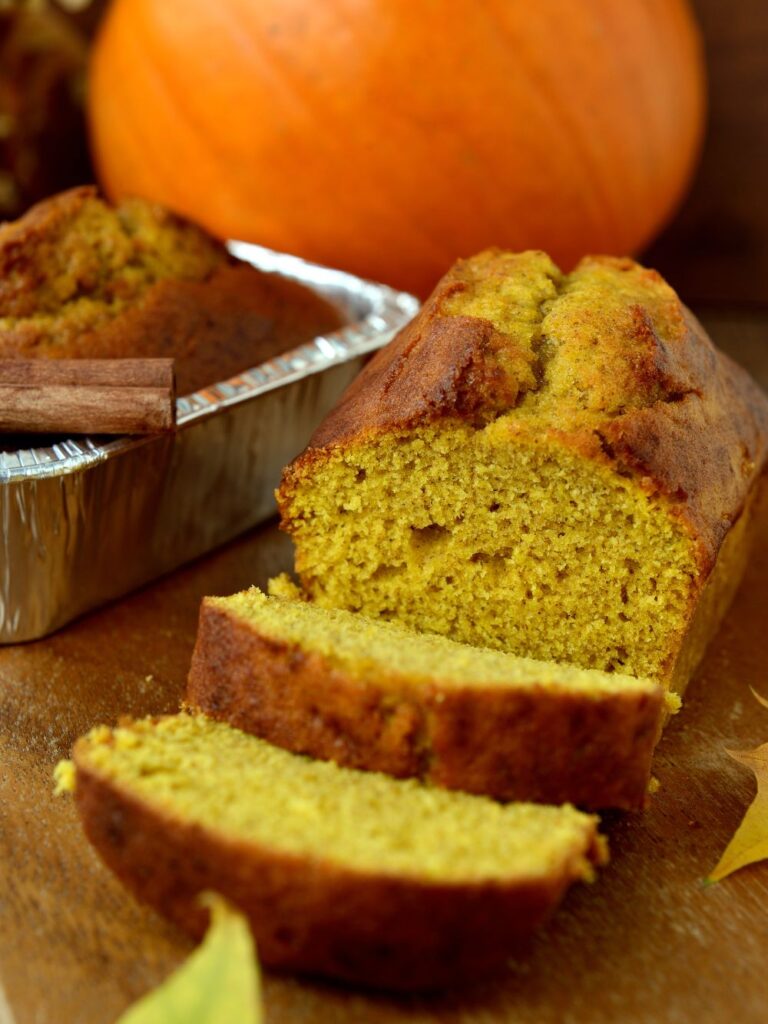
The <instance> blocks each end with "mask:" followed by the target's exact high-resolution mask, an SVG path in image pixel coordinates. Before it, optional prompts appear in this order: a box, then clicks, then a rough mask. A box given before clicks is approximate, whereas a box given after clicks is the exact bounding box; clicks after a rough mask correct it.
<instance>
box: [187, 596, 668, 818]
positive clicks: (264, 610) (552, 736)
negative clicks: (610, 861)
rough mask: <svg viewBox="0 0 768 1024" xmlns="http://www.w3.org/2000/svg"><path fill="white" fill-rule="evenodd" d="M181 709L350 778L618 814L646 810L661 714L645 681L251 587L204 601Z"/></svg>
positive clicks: (658, 692) (660, 701) (660, 699)
mask: <svg viewBox="0 0 768 1024" xmlns="http://www.w3.org/2000/svg"><path fill="white" fill-rule="evenodd" d="M667 699H668V700H671V698H670V697H668V698H667ZM186 700H187V704H188V705H189V706H191V707H192V708H195V709H197V710H200V711H203V712H205V714H207V715H209V716H211V717H213V718H216V719H219V720H221V721H225V722H228V723H229V724H230V725H233V726H236V727H237V728H239V729H243V730H244V731H246V732H250V733H254V734H255V735H257V736H261V737H263V738H264V739H267V740H269V741H270V742H271V743H276V744H278V745H279V746H281V747H285V748H287V749H288V750H292V751H294V752H296V753H302V754H310V755H312V756H313V757H321V758H326V759H329V760H332V761H335V762H337V763H338V764H343V765H347V766H349V767H352V768H363V769H367V770H373V771H382V772H388V773H389V774H390V775H395V776H400V777H406V776H417V777H419V778H422V779H426V780H428V781H429V782H432V783H435V784H437V785H441V786H447V787H449V788H451V789H463V790H468V791H470V792H473V793H485V794H488V795H489V796H493V797H496V798H497V799H501V800H521V799H522V800H536V801H541V802H543V803H563V802H571V803H575V804H578V805H580V806H583V807H590V808H601V807H620V808H625V809H628V808H637V807H642V806H643V804H644V801H645V798H646V794H647V790H648V783H649V780H650V764H651V755H652V753H653V748H654V745H655V743H656V740H657V739H658V736H659V733H660V731H661V721H662V717H663V712H664V707H665V695H664V691H663V689H662V688H661V687H660V686H659V685H658V684H656V683H651V682H648V681H645V680H638V679H630V678H627V677H624V676H621V675H619V674H618V673H610V674H609V673H604V672H598V671H595V670H589V669H578V668H574V667H572V666H568V665H555V664H551V663H546V662H538V661H533V660H531V659H528V658H517V657H514V656H513V655H509V654H503V653H501V652H498V651H491V650H487V649H479V648H472V647H468V646H467V645H465V644H459V643H455V642H454V641H451V640H448V639H446V638H444V637H441V636H435V635H432V634H422V633H415V632H413V631H412V630H409V629H406V628H404V627H402V626H399V625H397V624H395V623H389V622H383V621H377V620H372V619H367V618H365V617H363V616H362V615H359V614H353V613H351V612H346V611H336V610H332V609H323V608H319V607H317V606H316V605H314V604H311V603H306V602H302V601H294V600H289V599H287V598H281V597H266V596H265V595H264V594H262V593H261V591H259V590H258V589H256V588H255V587H254V588H252V589H251V590H248V591H246V592H244V593H242V594H236V595H235V596H233V597H228V598H211V597H209V598H206V599H205V600H204V601H203V604H202V608H201V612H200V627H199V630H198V635H197V644H196V646H195V652H194V655H193V658H192V667H191V671H190V675H189V683H188V687H187V696H186Z"/></svg>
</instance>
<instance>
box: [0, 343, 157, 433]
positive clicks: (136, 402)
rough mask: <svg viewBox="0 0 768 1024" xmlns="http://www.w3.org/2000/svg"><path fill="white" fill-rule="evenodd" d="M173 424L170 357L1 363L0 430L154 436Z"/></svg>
mask: <svg viewBox="0 0 768 1024" xmlns="http://www.w3.org/2000/svg"><path fill="white" fill-rule="evenodd" d="M175 422H176V385H175V378H174V370H173V360H172V359H8V360H0V431H4V432H13V433H25V434H65V433H66V434H154V433H157V432H158V431H162V430H170V429H171V428H172V427H173V425H174V423H175Z"/></svg>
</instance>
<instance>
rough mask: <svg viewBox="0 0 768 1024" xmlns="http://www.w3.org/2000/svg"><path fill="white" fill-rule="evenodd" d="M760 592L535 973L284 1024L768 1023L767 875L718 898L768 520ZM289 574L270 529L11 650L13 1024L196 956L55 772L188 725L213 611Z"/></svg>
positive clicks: (5, 984) (309, 994) (746, 710)
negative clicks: (108, 858) (124, 720)
mask: <svg viewBox="0 0 768 1024" xmlns="http://www.w3.org/2000/svg"><path fill="white" fill-rule="evenodd" d="M712 326H713V333H714V334H715V336H716V338H719V339H720V340H721V341H724V342H725V343H726V345H727V347H729V348H731V349H732V350H735V351H736V354H737V355H738V356H739V357H740V358H742V360H743V361H745V362H746V363H748V364H750V365H751V368H752V370H753V372H756V373H757V374H758V375H759V376H761V377H762V379H763V382H764V383H765V382H768V330H766V325H765V323H763V322H759V321H757V320H755V318H754V317H752V318H747V319H745V317H744V316H743V315H742V314H733V315H731V316H720V317H719V318H717V319H716V321H715V322H714V323H713V324H712ZM763 524H764V526H765V528H764V529H763V530H761V538H760V541H759V543H758V547H757V549H756V551H755V553H754V557H753V558H752V560H751V564H750V566H749V570H748V574H747V577H746V579H745V581H744V584H743V586H742V588H741V591H740V592H739V595H738V597H737V599H736V602H735V604H734V606H733V608H732V609H731V612H730V614H729V616H728V618H727V620H726V622H725V623H724V625H723V628H722V629H721V631H720V634H719V635H718V637H717V638H716V639H715V640H714V642H713V643H712V645H711V647H710V650H709V651H708V654H707V656H706V659H705V662H704V664H703V665H702V667H701V669H700V671H699V672H698V674H697V676H696V678H695V680H694V681H693V683H692V684H691V686H690V688H689V691H688V694H687V697H686V701H685V708H684V711H683V713H682V714H680V715H678V716H677V717H676V718H675V719H674V721H673V722H672V724H671V725H670V726H669V728H668V730H667V732H666V734H665V736H664V738H663V739H662V742H661V744H660V746H659V748H658V754H657V758H656V767H655V772H656V775H657V777H658V779H659V781H660V783H661V789H660V791H659V792H658V794H657V795H656V796H655V798H654V799H653V802H652V804H651V807H650V809H649V810H648V811H646V812H645V813H644V814H636V815H623V816H622V815H618V814H612V815H609V816H607V817H606V818H605V828H606V830H607V832H608V834H609V837H610V841H611V849H612V854H613V859H612V862H611V864H610V865H609V866H608V868H607V869H606V870H605V871H604V872H603V873H602V874H601V876H600V878H599V880H598V881H597V883H596V884H595V885H593V886H580V887H577V888H576V889H575V890H573V891H572V893H571V894H570V895H569V896H568V898H567V900H566V902H565V904H564V906H563V908H562V910H561V912H560V913H558V914H557V915H556V917H555V919H554V920H553V921H552V922H551V924H550V925H549V926H548V927H547V928H546V929H545V930H544V931H542V932H541V934H540V935H539V937H538V938H537V939H536V941H535V944H534V946H533V948H532V950H531V952H530V955H528V956H526V957H524V958H522V959H520V960H519V961H518V962H516V963H514V964H513V965H511V967H510V971H509V974H508V975H507V976H505V977H504V978H502V979H500V980H499V981H498V982H495V983H493V984H491V985H486V986H484V987H482V988H476V989H473V990H467V991H464V992H455V993H448V994H445V995H442V996H440V997H433V998H417V999H414V998H409V999H400V1000H395V999H390V998H386V997H381V996H379V997H371V996H368V995H365V994H361V993H356V992H351V991H348V990H344V989H342V988H339V987H334V986H331V985H320V984H316V983H309V982H305V981H300V980H297V979H293V978H289V977H278V976H273V975H269V976H267V977H266V978H265V1004H266V1019H267V1021H268V1022H274V1024H277V1022H281V1024H282V1022H284V1024H302V1022H307V1024H308V1022H312V1024H331V1022H333V1024H352V1022H355V1024H359V1022H362V1021H366V1022H368V1021H369V1022H371V1024H385V1022H386V1024H390V1022H391V1024H395V1022H405V1021H413V1022H420V1024H427V1022H438V1021H439V1022H441V1024H459V1022H463V1024H470V1022H472V1024H492V1022H519V1024H573V1022H582V1021H584V1022H590V1024H609V1022H610V1024H617V1022H621V1024H626V1022H633V1024H634V1022H637V1024H640V1022H642V1024H678V1022H679V1024H687V1022H692V1021H695V1022H696V1024H720V1022H726V1021H727V1022H730V1021H732V1020H735V1021H738V1024H765V1022H766V1020H768V863H763V864H759V865H755V866H753V867H750V868H747V869H745V870H744V871H742V872H740V873H738V874H737V875H735V876H733V877H731V878H730V879H727V880H726V881H724V882H722V883H720V884H719V885H716V886H712V887H709V888H704V887H703V886H702V881H701V880H702V878H703V877H704V876H705V875H706V873H707V871H708V869H710V868H711V867H712V866H713V865H714V864H715V862H716V861H717V859H718V856H719V854H720V852H721V851H722V850H723V848H724V847H725V845H726V843H727V842H728V840H729V839H730V837H731V835H732V833H733V831H734V829H735V828H736V826H737V824H738V822H739V820H740V817H741V815H742V814H743V812H744V810H745V808H746V806H747V804H748V803H749V801H750V800H751V799H752V797H753V795H754V791H755V784H754V779H753V777H752V776H751V774H750V773H749V772H748V771H746V770H745V769H744V768H741V767H740V766H739V765H737V764H735V763H734V762H733V761H732V760H730V759H729V758H728V757H727V755H726V753H725V750H726V748H741V749H744V748H747V747H750V746H755V745H757V744H758V743H761V742H766V741H768V711H766V710H765V709H763V708H761V707H760V706H759V705H758V704H757V702H756V701H755V700H754V699H753V697H752V696H751V695H750V692H749V686H750V685H752V686H754V687H755V688H756V689H757V690H759V691H762V692H763V693H764V694H766V695H768V657H767V655H768V584H767V583H766V580H767V579H768V509H765V510H764V513H763ZM289 562H290V550H289V545H288V542H287V541H286V540H285V539H284V538H282V537H281V536H280V535H279V534H278V533H277V531H276V529H275V528H274V527H272V526H270V527H267V528H266V529H262V530H261V531H257V532H255V533H253V534H251V535H248V536H247V537H245V538H244V539H242V540H240V541H237V542H235V543H234V544H232V545H230V546H229V547H227V548H225V549H223V550H221V551H220V552H218V553H217V554H215V555H213V556H211V557H209V558H207V559H205V560H202V561H200V562H198V563H196V564H195V565H193V566H191V567H189V568H187V569H185V570H182V571H180V572H178V573H176V574H174V575H173V576H171V577H168V578H166V579H164V580H162V581H160V582H159V583H157V584H155V585H153V586H152V587H149V588H147V589H145V590H143V591H141V592H139V593H137V594H134V595H132V596H131V597H128V598H127V599H125V600H123V601H121V602H119V603H116V604H114V605H112V606H110V607H108V608H105V609H103V610H101V611H99V612H96V613H94V614H92V615H90V616H88V617H87V618H85V619H83V620H81V621H80V622H77V623H75V624H73V625H71V626H69V627H68V628H67V629H64V630H62V631H61V632H59V633H58V634H56V635H55V636H52V637H50V638H48V639H46V640H42V641H38V642H36V643H31V644H27V645H23V646H18V647H6V648H4V649H1V650H0V972H1V974H0V977H1V978H2V988H0V1022H2V1024H6V1021H7V1022H16V1024H111V1022H113V1021H114V1020H115V1018H116V1017H117V1015H118V1014H119V1013H120V1011H121V1010H122V1009H123V1008H124V1007H125V1006H126V1005H127V1004H128V1003H130V1002H131V1001H132V1000H134V999H136V998H137V997H138V996H139V995H140V994H141V993H143V992H144V991H145V990H147V989H148V988H149V987H151V986H154V985H156V984H157V983H158V982H159V981H160V980H161V979H162V978H163V977H164V976H165V975H166V974H167V973H168V972H169V971H170V970H171V969H172V968H173V967H174V966H175V965H176V964H178V963H179V962H180V960H181V959H182V958H183V957H184V956H185V954H186V953H187V952H188V951H189V949H190V945H189V943H188V941H187V940H186V939H185V938H184V937H183V936H181V935H179V934H177V933H176V932H175V931H174V930H173V929H172V928H171V927H170V926H169V925H166V924H165V923H164V922H163V921H162V920H161V919H160V918H158V917H157V916H156V915H155V914H154V913H153V912H151V911H149V910H145V909H143V908H141V907H139V906H138V905H136V904H135V903H134V902H133V900H132V899H131V898H130V897H129V896H128V895H127V894H126V893H124V892H123V890H122V889H121V887H120V886H119V885H118V883H117V882H116V881H114V880H113V878H112V876H111V875H110V874H109V873H108V871H107V870H106V869H105V868H104V867H102V865H101V864H100V862H99V861H98V860H97V858H96V856H95V855H94V854H93V853H92V852H91V850H90V848H89V847H88V845H87V844H86V842H85V840H84V839H83V837H82V835H81V833H80V829H79V826H78V823H77V819H76V816H75V812H74V807H73V804H72V801H71V800H68V799H54V798H53V797H52V795H51V771H52V768H53V765H54V764H55V763H56V761H57V760H58V759H59V758H60V757H64V756H66V755H67V754H68V752H69V749H70V745H71V743H72V741H73V739H74V738H75V737H76V736H77V735H78V734H80V733H81V732H83V731H84V730H86V729H88V728H89V727H90V726H91V725H93V724H95V723H97V722H113V721H114V720H115V718H116V716H117V715H118V714H120V713H129V714H134V715H142V714H146V713H156V712H162V711H169V710H172V709H174V708H175V706H176V704H177V702H178V699H179V696H180V694H181V693H182V690H183V686H184V680H185V675H186V670H187V666H188V663H189V657H190V653H191V649H192V643H193V639H194V631H195V623H196V616H197V607H198V603H199V600H200V598H201V596H203V595H204V594H211V593H217V594H222V593H229V592H232V591H234V590H237V589H239V588H241V587H244V586H246V585H248V584H250V583H257V584H264V583H265V581H266V580H267V578H268V577H269V576H271V575H273V574H274V573H275V572H277V571H279V570H280V569H282V568H284V567H286V566H287V565H288V564H289Z"/></svg>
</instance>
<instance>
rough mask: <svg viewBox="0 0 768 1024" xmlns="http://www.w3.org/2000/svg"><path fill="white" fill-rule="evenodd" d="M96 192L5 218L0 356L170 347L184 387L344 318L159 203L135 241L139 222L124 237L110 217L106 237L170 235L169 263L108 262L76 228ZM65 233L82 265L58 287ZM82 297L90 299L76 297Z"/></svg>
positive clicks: (118, 240)
mask: <svg viewBox="0 0 768 1024" xmlns="http://www.w3.org/2000/svg"><path fill="white" fill-rule="evenodd" d="M88 204H99V206H101V205H102V204H101V203H100V201H99V200H98V199H97V198H96V195H95V190H93V189H89V188H84V189H75V190H73V191H71V192H67V193H63V194H62V195H60V196H56V197H53V198H52V199H50V200H46V201H45V202H43V203H40V204H38V206H36V207H34V208H33V209H32V210H30V211H29V213H27V214H26V215H25V216H24V217H22V218H21V219H20V220H18V221H16V222H14V223H11V224H6V225H3V226H2V227H1V228H0V359H11V358H26V359H33V358H38V357H40V358H52V359H56V358H58V359H64V358H121V357H172V358H175V359H176V360H177V371H176V377H177V387H178V390H179V393H180V394H187V393H189V392H190V391H195V390H198V389H201V388H204V387H206V386H209V385H211V384H215V383H216V382H217V381H220V380H224V379H226V378H228V377H231V376H234V375H235V374H237V373H239V372H241V371H242V370H244V369H247V368H248V367H250V366H254V365H257V364H258V363H260V362H263V361H264V360H266V359H269V358H271V357H272V356H275V355H277V354H279V353H281V352H285V351H287V350H288V349H291V348H293V347H295V346H296V345H299V344H301V343H302V342H305V341H307V340H308V339H310V338H312V337H314V336H315V335H317V334H320V333H325V332H327V331H332V330H335V329H336V328H337V327H339V326H341V318H340V316H339V314H338V312H337V311H336V310H335V309H333V307H332V306H331V305H330V304H329V303H327V302H325V300H323V299H322V298H320V297H319V296H317V295H315V294H314V293H313V292H311V291H310V290H309V289H307V288H304V287H303V286H302V285H299V284H297V283H296V282H293V281H288V280H285V279H283V278H281V277H279V276H277V275H273V274H264V273H262V272H260V271H258V270H255V269H254V268H253V267H250V266H248V265H247V264H245V263H242V262H240V261H238V260H234V259H232V258H231V257H230V256H229V255H228V254H227V252H226V250H225V249H224V247H223V246H221V245H220V243H218V242H216V241H215V240H214V239H211V238H208V237H207V236H206V235H204V234H203V233H202V232H200V231H199V230H198V229H196V228H194V227H193V226H192V225H189V224H185V223H184V222H182V221H179V220H178V219H177V218H175V217H173V216H172V215H170V214H168V213H166V212H165V211H158V210H157V209H156V208H155V207H147V208H146V210H147V212H146V213H145V216H146V217H147V219H148V221H149V224H150V227H151V234H150V233H149V231H148V232H147V233H148V234H149V238H148V240H147V241H146V242H145V243H142V244H141V245H140V244H139V243H138V242H133V241H132V239H133V238H134V237H136V236H138V231H137V230H136V229H134V231H135V236H130V237H129V239H128V240H127V241H126V239H125V238H124V237H123V236H122V235H120V234H118V232H117V231H116V230H115V232H114V234H115V237H114V238H112V237H111V235H110V234H109V231H110V227H111V225H110V222H109V220H108V219H107V220H106V222H105V224H100V225H99V227H100V228H101V229H102V232H103V234H102V236H100V238H99V244H100V245H102V246H106V247H107V251H108V252H109V251H111V250H113V249H116V248H117V247H118V245H122V246H123V247H124V248H127V247H129V246H130V245H131V244H135V246H136V247H137V251H139V252H147V251H150V252H151V250H152V247H153V245H154V244H156V243H157V239H158V238H160V239H161V240H162V239H163V236H166V237H165V242H164V244H165V245H166V246H167V247H168V249H169V250H171V251H170V253H166V254H165V257H164V258H165V265H164V268H163V272H162V275H161V276H159V277H158V278H157V279H153V272H152V270H151V269H147V271H146V276H147V281H146V282H145V283H142V281H141V271H139V270H137V269H136V267H134V266H133V265H132V263H131V257H130V255H127V256H125V257H124V258H125V261H126V262H125V264H123V263H122V262H120V260H119V259H118V258H117V257H113V262H112V263H111V264H110V263H106V264H100V263H99V260H98V257H97V256H94V253H98V249H96V242H95V240H94V243H93V248H94V252H93V253H92V252H89V251H88V244H86V242H85V240H83V243H82V244H81V243H80V242H77V241H75V239H74V232H75V230H79V231H81V233H84V231H85V229H83V228H82V227H81V228H77V227H76V225H77V223H78V217H82V216H84V211H85V210H87V208H88ZM134 205H135V201H134ZM102 209H103V207H102ZM118 213H119V210H118ZM73 225H74V226H73ZM57 243H58V244H59V245H67V246H69V247H71V249H72V258H71V263H72V265H73V267H74V269H73V271H72V277H73V281H72V282H67V286H66V287H64V286H61V287H60V288H58V287H57V280H56V267H57V266H58V264H57V263H56V262H55V260H54V259H53V258H52V257H51V248H52V247H53V248H54V249H55V248H57ZM110 243H111V244H110ZM157 244H159V243H157ZM128 251H129V250H128ZM79 257H82V262H81V263H78V258H79ZM138 258H139V257H137V259H138ZM174 261H177V262H178V268H177V270H176V271H174V272H171V273H169V271H168V264H169V263H173V262H174ZM102 273H103V279H102V278H101V277H100V276H99V275H100V274H102ZM131 275H132V276H131ZM137 281H138V282H139V283H137ZM59 293H62V294H59ZM83 297H85V299H86V300H87V303H88V305H87V308H84V305H83V303H82V302H80V303H79V305H78V299H82V298H83Z"/></svg>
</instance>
